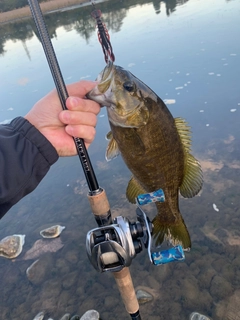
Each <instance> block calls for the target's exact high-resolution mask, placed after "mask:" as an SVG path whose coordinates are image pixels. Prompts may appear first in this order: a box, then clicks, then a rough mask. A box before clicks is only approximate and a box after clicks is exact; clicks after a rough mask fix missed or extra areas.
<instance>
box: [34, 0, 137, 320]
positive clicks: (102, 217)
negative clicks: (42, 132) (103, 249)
mask: <svg viewBox="0 0 240 320" xmlns="http://www.w3.org/2000/svg"><path fill="white" fill-rule="evenodd" d="M28 3H29V7H30V9H31V13H32V16H33V19H34V22H35V24H36V27H37V30H38V33H39V36H40V39H41V43H42V46H43V49H44V52H45V55H46V58H47V61H48V64H49V68H50V71H51V73H52V77H53V80H54V82H55V86H56V89H57V92H58V96H59V99H60V102H61V105H62V108H63V110H66V109H67V107H66V100H67V98H68V92H67V89H66V85H65V83H64V80H63V77H62V73H61V70H60V68H59V64H58V61H57V58H56V55H55V52H54V49H53V46H52V42H51V40H50V37H49V33H48V30H47V28H46V24H45V22H44V18H43V14H42V10H41V8H40V6H39V3H38V1H37V0H28ZM95 18H98V23H99V26H100V25H101V19H100V17H99V12H96V17H95ZM102 26H103V25H102ZM103 42H104V45H105V44H106V46H107V52H108V53H110V49H109V44H110V41H109V39H108V38H107V40H106V41H105V39H104V40H103ZM104 45H103V46H104ZM110 46H111V44H110ZM105 57H106V55H105ZM112 57H114V55H112ZM73 140H74V143H75V145H76V149H77V153H78V156H79V159H80V162H81V164H82V168H83V171H84V174H85V177H86V180H87V184H88V187H89V194H88V200H89V203H90V206H91V209H92V213H93V214H94V217H95V219H96V221H97V223H98V226H105V225H110V224H111V223H112V217H111V211H110V205H109V202H108V199H107V196H106V193H105V190H104V189H102V188H100V187H99V184H98V181H97V178H96V176H95V173H94V170H93V167H92V164H91V161H90V158H89V155H88V152H87V149H86V147H85V144H84V140H83V139H81V138H77V137H73ZM113 274H114V277H115V281H116V283H117V286H118V289H119V291H120V294H121V296H122V299H123V302H124V304H125V308H126V310H127V311H128V313H129V315H130V316H131V318H132V320H141V316H140V313H139V304H138V300H137V297H136V293H135V290H134V286H133V283H132V278H131V274H130V271H129V268H128V267H124V268H123V269H121V270H119V271H116V272H113Z"/></svg>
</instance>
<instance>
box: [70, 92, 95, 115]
mask: <svg viewBox="0 0 240 320" xmlns="http://www.w3.org/2000/svg"><path fill="white" fill-rule="evenodd" d="M66 106H67V108H68V109H69V110H72V111H74V110H78V111H86V112H92V113H95V114H98V113H99V112H100V105H99V104H98V103H97V102H95V101H92V100H88V99H82V98H79V97H73V96H71V97H69V98H68V99H67V101H66Z"/></svg>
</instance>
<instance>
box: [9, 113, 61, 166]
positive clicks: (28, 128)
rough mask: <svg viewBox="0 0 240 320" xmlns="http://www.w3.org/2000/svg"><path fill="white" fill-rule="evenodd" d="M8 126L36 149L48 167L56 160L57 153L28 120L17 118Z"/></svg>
mask: <svg viewBox="0 0 240 320" xmlns="http://www.w3.org/2000/svg"><path fill="white" fill-rule="evenodd" d="M10 125H11V126H12V127H13V128H14V129H15V130H16V131H18V132H19V133H21V134H22V135H23V136H24V137H25V138H26V139H28V140H29V141H30V142H31V143H32V144H34V145H35V146H36V147H37V148H38V150H39V152H40V153H41V154H42V156H43V157H44V158H45V160H46V161H47V162H48V164H49V165H50V166H51V165H53V164H54V163H55V162H56V161H57V160H58V158H59V156H58V153H57V151H56V149H55V148H54V147H53V145H52V144H51V142H49V141H48V139H47V138H45V136H44V135H43V134H42V133H41V132H40V131H39V130H38V129H37V128H35V127H34V126H33V125H32V124H31V123H30V122H29V121H28V120H26V119H25V118H23V117H17V118H15V119H13V120H12V121H11V122H10Z"/></svg>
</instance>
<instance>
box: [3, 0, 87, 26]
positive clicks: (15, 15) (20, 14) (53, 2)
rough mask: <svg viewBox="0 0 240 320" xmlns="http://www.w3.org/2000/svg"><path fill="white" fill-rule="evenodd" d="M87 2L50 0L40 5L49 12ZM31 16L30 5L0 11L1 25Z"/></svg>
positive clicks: (81, 0)
mask: <svg viewBox="0 0 240 320" xmlns="http://www.w3.org/2000/svg"><path fill="white" fill-rule="evenodd" d="M87 2H89V0H50V1H48V2H42V3H40V7H41V10H42V12H43V13H48V12H51V11H55V10H59V9H63V8H67V7H71V6H75V5H81V4H84V3H87ZM31 16H32V15H31V11H30V8H29V6H27V7H23V8H19V9H14V10H11V11H7V12H0V25H1V24H5V23H11V22H13V21H18V20H23V19H26V18H30V17H31Z"/></svg>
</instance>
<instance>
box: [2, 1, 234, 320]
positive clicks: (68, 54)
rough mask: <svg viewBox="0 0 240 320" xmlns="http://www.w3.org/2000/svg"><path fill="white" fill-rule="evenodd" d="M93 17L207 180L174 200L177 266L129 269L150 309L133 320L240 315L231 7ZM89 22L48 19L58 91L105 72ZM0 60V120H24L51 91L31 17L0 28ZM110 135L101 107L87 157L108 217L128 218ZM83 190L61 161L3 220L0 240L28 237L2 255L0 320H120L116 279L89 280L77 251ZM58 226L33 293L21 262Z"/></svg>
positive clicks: (61, 16) (135, 9) (84, 226)
mask: <svg viewBox="0 0 240 320" xmlns="http://www.w3.org/2000/svg"><path fill="white" fill-rule="evenodd" d="M98 7H99V8H100V9H101V10H102V12H103V19H104V21H105V23H106V25H107V27H108V29H109V32H110V36H111V41H112V45H113V49H114V53H115V55H116V64H118V65H121V66H122V67H125V68H127V69H129V70H130V71H131V72H132V73H133V74H135V75H136V76H137V77H138V78H140V79H141V80H142V81H144V82H145V83H146V84H148V85H149V86H150V87H151V88H152V89H153V90H154V91H156V93H157V94H158V95H159V96H160V97H161V98H162V99H163V100H165V99H167V100H170V101H171V102H172V104H168V107H169V109H170V111H171V112H172V114H173V115H174V116H181V117H183V118H185V119H186V120H187V121H188V123H189V124H190V125H191V127H192V151H193V154H194V155H195V156H196V157H197V158H198V159H199V160H200V162H201V164H202V167H203V170H204V180H205V182H204V187H203V191H202V193H201V195H200V196H198V197H195V198H193V199H188V200H181V201H180V206H181V212H182V214H183V217H184V220H185V222H186V224H187V226H188V229H189V232H190V234H191V238H192V250H191V252H190V253H188V254H187V256H186V260H185V262H183V263H172V264H169V265H166V266H164V267H154V266H152V265H151V264H150V262H149V261H148V258H147V253H146V252H142V253H141V254H139V255H138V256H137V257H136V258H135V260H134V261H133V263H132V265H131V268H130V269H131V273H132V277H133V281H134V284H135V286H136V287H137V286H145V287H148V288H151V289H154V290H155V295H156V297H155V300H154V301H153V302H152V303H150V304H146V305H143V306H141V314H142V318H143V319H149V320H154V319H176V320H179V319H181V320H182V319H188V316H189V314H190V313H191V312H193V311H198V312H200V313H203V314H206V315H208V316H210V317H212V318H213V319H228V317H229V319H231V318H230V316H231V315H232V314H235V315H236V313H237V312H239V311H240V310H239V309H238V308H239V307H238V304H237V303H236V301H237V299H238V297H239V290H240V273H239V269H240V268H239V267H240V259H239V253H240V235H239V226H240V218H239V215H240V209H239V199H240V198H239V196H240V182H239V181H240V179H239V178H240V160H239V158H240V147H239V136H240V126H239V120H240V93H239V87H240V73H239V65H240V43H239V17H240V1H239V0H232V1H225V0H201V1H200V0H189V1H186V2H185V1H167V0H166V1H144V0H141V1H140V0H139V1H137V0H136V1H121V2H119V1H114V0H113V1H107V2H102V3H101V4H100V3H99V4H98ZM90 12H91V7H88V6H84V7H79V8H75V9H74V10H69V11H63V12H57V13H52V14H50V15H46V21H47V24H48V29H49V33H50V34H51V37H52V42H53V46H54V48H55V51H56V55H57V57H58V61H59V64H60V67H61V70H62V73H63V77H64V79H65V81H66V83H70V82H74V81H77V80H79V79H80V78H86V79H95V78H96V76H97V74H98V73H99V72H100V71H101V70H102V69H103V67H104V60H103V55H102V51H101V47H100V45H99V43H98V40H97V36H96V30H95V23H94V21H93V19H92V18H91V17H90ZM0 52H1V54H0V70H1V75H0V97H1V106H0V110H1V113H0V122H4V121H5V120H8V119H12V118H14V117H16V116H18V115H24V114H25V113H26V112H27V111H28V110H29V109H30V108H31V106H32V105H33V104H34V103H35V102H36V101H37V100H38V99H39V98H41V97H42V96H43V95H44V94H46V93H47V92H49V91H50V90H51V89H52V88H53V87H54V84H53V81H52V79H51V74H50V71H49V69H48V65H47V62H46V59H45V56H44V53H43V50H42V47H41V45H40V42H39V40H38V37H37V35H36V33H35V26H34V23H33V22H32V20H31V19H29V20H26V21H23V22H16V23H11V24H6V25H2V26H1V29H0ZM90 57H91V58H90ZM173 102H174V103H173ZM108 128H109V125H108V120H107V116H106V111H105V110H104V109H103V110H102V111H101V113H100V115H99V121H98V126H97V137H96V139H95V141H94V143H93V144H92V146H91V147H90V149H89V153H90V157H91V160H92V164H93V167H94V169H95V172H96V175H97V178H98V181H99V183H100V185H101V186H102V187H103V188H105V189H106V191H107V195H108V198H109V202H110V204H111V207H112V211H113V214H114V215H119V214H121V215H126V216H129V217H132V218H133V219H134V218H135V207H134V206H132V205H130V204H128V202H127V200H126V199H125V188H126V186H127V182H128V179H129V177H130V173H129V171H128V170H127V169H126V167H125V165H124V163H123V161H122V160H121V158H120V157H119V158H117V159H115V160H113V161H111V162H109V163H107V162H106V161H105V158H104V154H105V148H106V144H107V142H106V141H105V138H104V136H105V134H106V132H108ZM87 191H88V189H87V186H86V183H85V179H84V175H83V173H82V168H81V166H80V163H79V160H78V158H77V157H75V158H66V159H60V160H59V161H58V163H56V164H55V165H54V166H53V167H52V168H51V170H50V172H49V173H48V175H47V176H46V177H45V179H44V180H43V181H42V182H41V183H40V185H39V186H38V188H37V189H36V190H35V191H34V192H33V193H31V194H30V195H28V196H27V197H25V198H24V199H22V200H21V201H20V202H19V203H18V204H17V205H16V206H15V207H14V208H12V209H11V210H10V211H9V212H8V213H7V214H6V215H5V217H4V218H3V219H2V220H1V221H0V239H2V238H4V237H5V236H7V235H10V234H19V233H20V234H26V243H25V245H24V247H23V253H22V254H21V255H20V256H19V258H17V259H16V260H15V261H11V260H6V259H4V258H1V257H0V278H1V281H0V292H1V294H0V315H1V316H0V318H1V319H18V320H19V319H26V320H28V319H29V320H31V319H33V318H34V316H35V315H36V314H37V313H38V312H40V311H43V310H44V311H45V312H46V315H47V316H48V317H52V318H53V319H60V318H61V316H62V315H63V314H64V313H65V312H70V313H71V314H74V313H78V314H83V313H84V312H85V311H86V310H88V309H90V308H94V309H97V310H98V311H99V312H100V314H101V317H102V319H112V318H113V317H115V318H116V319H120V320H121V319H127V318H128V315H127V313H126V312H125V309H124V306H123V304H122V302H121V299H120V297H119V293H118V291H117V288H116V285H115V283H114V280H113V277H112V276H111V274H99V273H97V272H96V271H95V270H94V269H93V268H92V267H91V265H90V264H89V262H88V259H87V256H86V253H85V236H86V233H87V232H88V230H90V229H92V228H94V227H96V223H95V220H94V218H93V217H92V214H91V212H90V208H89V204H88V200H87V197H86V194H87ZM213 204H215V206H213ZM150 210H151V209H150ZM57 223H59V224H62V225H65V226H66V229H65V230H64V231H63V233H62V234H61V239H62V242H63V243H64V247H63V249H62V250H60V251H58V252H56V253H52V254H47V255H45V256H42V257H41V258H40V259H42V260H43V262H44V261H45V265H46V266H47V270H48V272H47V273H46V275H45V277H44V278H43V280H42V282H40V283H38V284H31V283H30V282H29V281H28V279H27V277H26V273H25V271H26V269H27V268H28V267H29V265H30V264H31V263H32V262H33V261H29V260H27V261H25V260H22V259H21V258H22V257H23V256H24V253H25V252H26V251H27V250H28V249H29V248H31V247H32V246H33V244H34V242H35V241H36V240H38V239H39V238H40V235H39V231H40V230H42V229H44V228H45V227H47V226H51V225H54V224H57ZM47 316H46V318H47ZM236 319H238V318H236ZM239 319H240V318H239Z"/></svg>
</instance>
